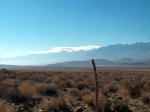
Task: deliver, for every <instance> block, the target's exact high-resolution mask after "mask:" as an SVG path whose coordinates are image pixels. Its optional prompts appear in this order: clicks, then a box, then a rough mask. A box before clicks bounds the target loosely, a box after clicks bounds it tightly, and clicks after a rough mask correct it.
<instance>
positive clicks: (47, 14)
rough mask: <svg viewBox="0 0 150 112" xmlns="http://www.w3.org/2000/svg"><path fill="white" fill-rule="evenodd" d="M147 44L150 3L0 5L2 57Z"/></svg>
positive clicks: (81, 0) (68, 0) (94, 0)
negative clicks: (67, 49)
mask: <svg viewBox="0 0 150 112" xmlns="http://www.w3.org/2000/svg"><path fill="white" fill-rule="evenodd" d="M148 41H150V0H0V57H11V56H19V55H25V54H27V53H28V52H29V51H47V50H49V49H52V48H54V47H80V46H91V45H92V46H106V45H110V44H119V43H122V44H132V43H135V42H148Z"/></svg>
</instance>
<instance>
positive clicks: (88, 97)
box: [82, 92, 108, 112]
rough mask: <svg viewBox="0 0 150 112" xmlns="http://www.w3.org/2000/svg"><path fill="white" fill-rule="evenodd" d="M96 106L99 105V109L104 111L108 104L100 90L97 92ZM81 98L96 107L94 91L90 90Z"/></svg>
mask: <svg viewBox="0 0 150 112" xmlns="http://www.w3.org/2000/svg"><path fill="white" fill-rule="evenodd" d="M98 96H99V98H98V106H99V110H101V111H102V112H104V111H105V108H106V106H107V105H108V101H107V99H106V97H105V95H104V94H102V92H99V93H98ZM82 100H83V101H84V102H85V103H87V104H88V105H89V106H91V107H93V108H94V109H95V107H96V95H95V93H94V92H91V93H90V94H88V95H85V96H83V97H82Z"/></svg>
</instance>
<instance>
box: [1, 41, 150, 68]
mask: <svg viewBox="0 0 150 112" xmlns="http://www.w3.org/2000/svg"><path fill="white" fill-rule="evenodd" d="M91 59H96V63H97V64H98V65H116V64H117V65H150V42H147V43H142V42H138V43H134V44H116V45H109V46H103V47H100V48H98V49H92V50H88V51H83V50H80V51H73V52H66V51H63V52H59V53H47V54H31V55H27V56H19V57H14V58H4V59H0V64H11V65H51V66H52V65H53V66H77V65H89V64H90V63H91V62H90V60H91Z"/></svg>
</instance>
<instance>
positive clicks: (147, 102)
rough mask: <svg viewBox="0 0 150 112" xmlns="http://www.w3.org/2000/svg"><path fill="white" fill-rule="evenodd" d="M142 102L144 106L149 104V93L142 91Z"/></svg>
mask: <svg viewBox="0 0 150 112" xmlns="http://www.w3.org/2000/svg"><path fill="white" fill-rule="evenodd" d="M141 94H142V100H143V102H144V103H145V104H150V92H147V91H142V93H141Z"/></svg>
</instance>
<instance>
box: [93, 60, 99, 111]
mask: <svg viewBox="0 0 150 112" xmlns="http://www.w3.org/2000/svg"><path fill="white" fill-rule="evenodd" d="M92 64H93V69H94V74H95V85H96V112H99V106H98V80H97V73H96V65H95V62H94V59H92Z"/></svg>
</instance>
